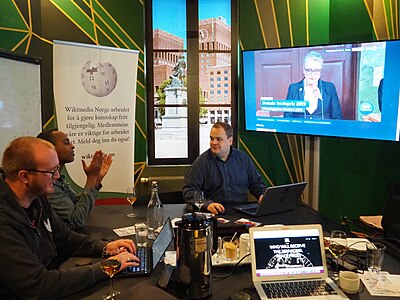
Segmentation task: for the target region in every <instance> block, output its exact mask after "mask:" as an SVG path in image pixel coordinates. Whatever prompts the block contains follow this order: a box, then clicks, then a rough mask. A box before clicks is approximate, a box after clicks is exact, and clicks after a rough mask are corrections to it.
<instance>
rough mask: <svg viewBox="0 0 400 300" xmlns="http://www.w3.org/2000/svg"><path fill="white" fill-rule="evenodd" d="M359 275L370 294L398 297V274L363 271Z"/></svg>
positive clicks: (399, 293) (399, 292)
mask: <svg viewBox="0 0 400 300" xmlns="http://www.w3.org/2000/svg"><path fill="white" fill-rule="evenodd" d="M360 277H361V280H362V282H363V283H364V285H365V287H366V288H367V290H368V292H369V293H370V294H371V296H385V297H400V275H391V274H389V273H388V272H379V273H375V272H368V271H365V272H364V274H360Z"/></svg>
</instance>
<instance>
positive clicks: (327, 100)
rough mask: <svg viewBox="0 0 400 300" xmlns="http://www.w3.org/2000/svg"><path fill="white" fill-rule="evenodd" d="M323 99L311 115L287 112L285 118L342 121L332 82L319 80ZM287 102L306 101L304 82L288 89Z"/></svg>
mask: <svg viewBox="0 0 400 300" xmlns="http://www.w3.org/2000/svg"><path fill="white" fill-rule="evenodd" d="M318 88H319V89H320V91H321V95H322V99H318V106H317V109H316V110H315V111H314V112H313V113H312V114H310V113H309V112H308V111H307V110H305V112H285V113H284V117H285V118H302V119H342V111H341V108H340V103H339V98H338V95H337V92H336V88H335V85H334V84H333V83H332V82H328V81H323V80H321V79H320V80H318ZM286 100H304V80H302V81H299V82H296V83H292V84H291V85H290V86H289V88H288V93H287V96H286Z"/></svg>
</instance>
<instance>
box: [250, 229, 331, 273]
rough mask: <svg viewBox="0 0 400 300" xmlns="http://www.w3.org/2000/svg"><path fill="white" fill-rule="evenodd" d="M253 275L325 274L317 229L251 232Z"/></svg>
mask: <svg viewBox="0 0 400 300" xmlns="http://www.w3.org/2000/svg"><path fill="white" fill-rule="evenodd" d="M253 239H254V254H255V257H254V258H253V262H255V275H256V277H267V278H264V279H265V280H268V278H269V279H271V280H273V277H278V276H289V277H292V276H293V277H296V276H303V275H312V274H318V276H319V275H321V274H322V273H324V272H325V271H324V270H325V269H324V264H323V258H322V255H321V245H320V237H319V230H318V228H302V229H288V230H260V231H254V232H253Z"/></svg>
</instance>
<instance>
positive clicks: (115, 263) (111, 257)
mask: <svg viewBox="0 0 400 300" xmlns="http://www.w3.org/2000/svg"><path fill="white" fill-rule="evenodd" d="M119 251H120V250H119V249H116V250H113V251H107V249H106V248H104V249H103V252H102V253H101V263H100V267H101V270H102V271H103V272H104V273H106V274H107V275H108V276H109V277H110V292H109V293H108V295H105V296H104V297H103V299H104V300H112V299H114V297H115V296H117V295H119V294H121V292H119V291H116V290H114V287H113V276H114V275H115V274H116V273H117V272H118V271H119V269H120V268H121V261H119V260H118V259H116V258H115V256H116V255H118V253H119Z"/></svg>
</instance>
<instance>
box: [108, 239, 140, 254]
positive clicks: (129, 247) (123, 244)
mask: <svg viewBox="0 0 400 300" xmlns="http://www.w3.org/2000/svg"><path fill="white" fill-rule="evenodd" d="M118 248H124V249H126V251H128V252H129V253H132V254H135V253H136V246H135V243H134V242H133V241H132V240H130V239H120V240H116V241H112V242H109V243H108V244H107V245H106V249H107V251H108V252H112V251H113V250H115V249H118Z"/></svg>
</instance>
